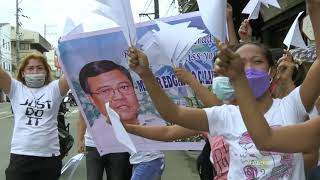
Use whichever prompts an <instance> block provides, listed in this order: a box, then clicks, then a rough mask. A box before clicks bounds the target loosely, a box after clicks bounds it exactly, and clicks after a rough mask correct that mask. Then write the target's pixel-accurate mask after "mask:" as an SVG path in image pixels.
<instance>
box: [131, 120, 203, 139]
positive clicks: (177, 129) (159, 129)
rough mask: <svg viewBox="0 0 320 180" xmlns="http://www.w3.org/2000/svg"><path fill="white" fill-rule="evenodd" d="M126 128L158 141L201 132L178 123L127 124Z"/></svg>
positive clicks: (132, 132) (185, 136) (133, 132)
mask: <svg viewBox="0 0 320 180" xmlns="http://www.w3.org/2000/svg"><path fill="white" fill-rule="evenodd" d="M125 128H126V130H127V131H128V132H129V133H131V134H135V135H138V136H142V137H145V138H148V139H152V140H156V141H174V140H177V139H182V138H187V137H190V136H195V135H197V134H199V132H198V131H195V130H191V129H187V128H184V127H181V126H178V125H173V126H140V125H131V124H126V125H125Z"/></svg>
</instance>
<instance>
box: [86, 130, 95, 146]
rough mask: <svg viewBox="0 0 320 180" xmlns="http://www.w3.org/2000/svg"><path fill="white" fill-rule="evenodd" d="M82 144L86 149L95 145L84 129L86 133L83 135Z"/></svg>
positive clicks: (89, 134)
mask: <svg viewBox="0 0 320 180" xmlns="http://www.w3.org/2000/svg"><path fill="white" fill-rule="evenodd" d="M84 144H85V145H86V146H88V147H96V144H95V143H94V141H93V137H92V135H91V133H90V132H89V131H88V129H86V133H85V134H84Z"/></svg>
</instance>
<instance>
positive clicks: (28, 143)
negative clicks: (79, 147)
mask: <svg viewBox="0 0 320 180" xmlns="http://www.w3.org/2000/svg"><path fill="white" fill-rule="evenodd" d="M9 98H10V101H11V105H12V109H13V113H14V129H13V135H12V141H11V153H13V154H19V155H29V156H39V157H51V156H58V155H60V151H59V150H60V145H59V138H58V121H57V115H58V111H59V107H60V103H61V101H62V98H63V97H62V96H61V95H60V90H59V81H58V80H56V81H53V82H51V83H50V84H48V85H46V86H44V87H42V88H28V87H27V86H25V85H24V84H22V83H21V82H19V81H17V80H14V79H12V80H11V89H10V93H9Z"/></svg>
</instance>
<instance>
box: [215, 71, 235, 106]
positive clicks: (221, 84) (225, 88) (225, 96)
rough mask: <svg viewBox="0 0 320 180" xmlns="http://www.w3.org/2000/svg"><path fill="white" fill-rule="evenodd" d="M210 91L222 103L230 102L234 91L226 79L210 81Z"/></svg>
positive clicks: (219, 78) (217, 78) (220, 78)
mask: <svg viewBox="0 0 320 180" xmlns="http://www.w3.org/2000/svg"><path fill="white" fill-rule="evenodd" d="M212 91H213V93H214V94H215V95H216V96H217V98H219V99H220V100H222V101H230V100H233V99H234V97H235V94H234V89H233V87H232V85H231V83H230V81H229V78H228V77H222V76H221V77H216V78H213V80H212Z"/></svg>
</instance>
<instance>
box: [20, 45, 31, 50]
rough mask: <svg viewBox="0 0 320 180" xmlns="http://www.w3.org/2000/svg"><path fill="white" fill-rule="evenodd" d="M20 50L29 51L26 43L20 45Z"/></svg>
mask: <svg viewBox="0 0 320 180" xmlns="http://www.w3.org/2000/svg"><path fill="white" fill-rule="evenodd" d="M20 49H21V50H29V44H28V43H20Z"/></svg>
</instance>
